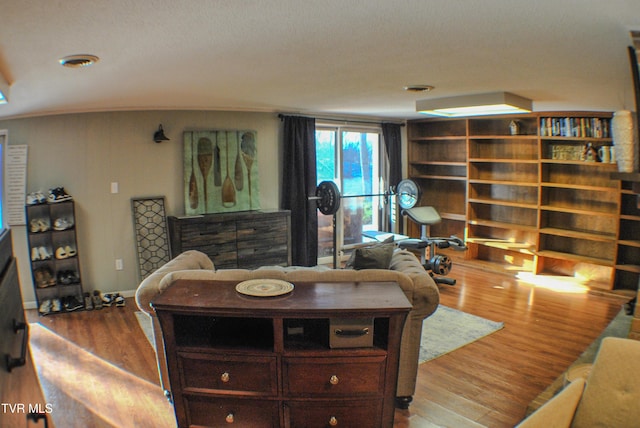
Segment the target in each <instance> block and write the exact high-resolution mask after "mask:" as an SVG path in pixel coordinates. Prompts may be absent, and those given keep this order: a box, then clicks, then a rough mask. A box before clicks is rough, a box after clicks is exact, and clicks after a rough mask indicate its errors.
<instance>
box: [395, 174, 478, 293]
mask: <svg viewBox="0 0 640 428" xmlns="http://www.w3.org/2000/svg"><path fill="white" fill-rule="evenodd" d="M397 190H398V192H402V193H400V197H399V198H398V203H399V205H400V208H401V210H402V211H401V213H402V215H406V216H408V217H409V218H410V219H411V220H413V221H414V222H415V223H417V224H418V225H420V231H421V233H420V238H409V239H404V240H402V241H399V242H398V246H399V247H400V248H406V249H412V250H417V251H419V252H420V261H421V263H422V265H423V266H424V268H425V269H426V270H427V271H429V272H430V274H431V276H432V277H433V280H434V281H435V282H436V283H438V284H446V285H455V284H456V280H455V279H453V278H449V277H446V276H445V275H448V274H449V272H450V271H451V267H452V265H453V262H452V260H451V258H450V257H449V256H447V255H444V254H438V253H437V249H444V248H453V249H455V250H460V251H463V250H466V249H467V246H466V245H465V243H464V241H463V240H462V239H460V238H458V237H457V236H450V237H448V238H444V237H431V236H430V227H431V225H434V224H437V223H440V222H441V221H442V218H441V217H440V214H439V213H438V211H436V209H435V208H433V207H431V206H422V207H416V206H415V205H416V204H417V203H418V201H419V200H420V188H419V187H418V185H417V183H415V182H414V181H413V180H409V179H405V180H402V181H401V182H400V183H398V186H397ZM403 195H404V197H403ZM414 195H415V196H416V197H413V196H414ZM427 248H428V250H429V259H427Z"/></svg>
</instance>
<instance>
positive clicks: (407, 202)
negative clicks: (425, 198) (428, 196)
mask: <svg viewBox="0 0 640 428" xmlns="http://www.w3.org/2000/svg"><path fill="white" fill-rule="evenodd" d="M396 194H397V195H398V203H399V204H400V208H402V209H403V210H408V209H409V208H413V207H414V206H415V205H416V204H417V203H418V201H419V200H420V186H418V184H417V183H416V182H415V181H413V180H410V179H408V178H407V179H404V180H402V181H401V182H400V183H398V185H397V186H396Z"/></svg>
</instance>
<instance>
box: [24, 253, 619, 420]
mask: <svg viewBox="0 0 640 428" xmlns="http://www.w3.org/2000/svg"><path fill="white" fill-rule="evenodd" d="M451 276H452V277H455V278H456V279H457V280H458V284H457V285H456V286H455V287H448V286H443V287H442V288H441V289H440V291H441V304H443V305H445V306H449V307H452V308H457V309H460V310H462V311H464V312H467V313H471V314H474V315H478V316H481V317H484V318H488V319H491V320H494V321H503V322H504V323H505V327H504V329H502V330H500V331H498V332H496V333H494V334H492V335H490V336H488V337H486V338H484V339H481V340H479V341H477V342H474V343H472V344H470V345H467V346H465V347H463V348H461V349H459V350H456V351H454V352H452V353H450V354H448V355H444V356H442V357H439V358H437V359H435V360H432V361H429V362H427V363H424V364H422V365H421V366H420V369H419V374H418V385H417V391H416V394H415V396H414V400H413V403H412V404H411V406H410V407H409V409H408V410H397V411H396V418H395V419H396V420H395V425H394V427H396V428H404V427H411V428H416V427H420V428H422V427H455V428H460V427H480V426H485V427H492V428H493V427H512V426H514V425H515V424H516V423H517V422H518V421H520V420H521V419H522V418H523V416H524V414H525V411H526V408H527V405H528V403H529V402H530V401H531V400H532V399H534V398H535V397H536V396H537V395H538V394H539V393H540V392H542V391H543V390H544V389H545V388H546V387H547V386H548V385H549V384H551V383H552V382H553V381H554V380H555V379H556V378H557V377H558V376H559V375H560V374H562V373H563V372H564V370H566V368H567V367H568V366H569V365H570V364H571V363H572V362H573V361H574V360H575V359H576V358H577V357H578V356H579V355H580V354H581V353H582V352H583V351H584V350H585V349H586V348H587V347H588V346H589V344H590V343H591V342H592V341H593V340H594V339H595V338H597V337H598V335H599V334H600V333H601V332H602V330H603V329H604V328H605V327H606V326H607V325H608V323H609V322H610V321H611V320H612V319H613V317H615V315H617V314H618V312H619V311H620V310H621V309H622V304H623V303H624V302H625V301H626V299H623V298H615V297H612V296H602V295H596V294H592V293H584V292H576V291H575V290H572V289H567V288H566V287H563V289H562V290H561V291H558V290H553V289H550V288H548V287H547V286H548V285H549V284H551V283H552V281H551V279H550V278H547V280H546V281H545V286H533V285H530V284H527V283H524V282H522V281H518V280H516V279H515V278H514V277H512V276H508V275H501V274H496V273H493V272H488V271H483V270H478V269H472V268H469V267H465V266H462V265H460V264H457V265H455V266H454V269H453V271H452V272H451ZM136 309H137V308H136V306H135V303H134V302H133V300H132V299H127V306H126V307H125V308H105V309H103V310H100V311H90V312H77V313H71V314H64V315H51V316H47V317H39V316H38V315H37V313H36V312H35V311H29V313H28V316H29V319H30V321H31V322H36V323H37V322H39V323H40V324H41V325H42V326H43V327H45V328H44V329H43V330H47V331H50V333H55V334H52V335H51V336H55V337H57V339H58V340H55V341H53V340H51V338H49V340H48V341H44V342H43V341H40V343H41V349H45V350H46V348H47V346H50V347H55V349H52V352H53V354H54V355H55V358H57V359H59V360H64V356H65V355H66V351H65V349H80V350H83V351H87V352H86V354H87V355H84V356H82V357H78V358H81V359H79V360H78V359H76V360H74V361H76V364H77V365H76V367H77V368H78V369H79V370H80V369H84V367H82V361H91V362H90V363H89V364H92V365H93V366H95V365H96V364H99V362H102V363H106V365H107V366H112V367H113V368H115V369H117V370H116V371H117V372H118V373H119V374H120V375H119V376H109V375H106V376H101V377H99V378H98V380H97V381H96V380H95V379H93V382H94V383H91V382H90V381H89V380H87V379H85V378H83V376H78V375H76V374H73V373H65V376H63V377H71V378H73V379H74V385H75V386H74V388H75V389H78V390H81V389H82V388H86V395H87V396H90V395H91V394H93V393H94V391H93V390H95V389H96V383H95V382H100V383H101V384H103V385H101V387H102V388H103V389H105V390H107V391H112V394H111V400H112V401H111V402H109V400H107V403H102V404H104V405H98V404H96V403H95V402H94V404H91V405H90V406H93V407H90V408H88V409H86V410H79V407H81V406H79V405H78V403H77V401H78V400H71V399H69V398H68V397H62V398H60V397H59V398H60V400H61V402H62V404H59V405H58V407H56V408H55V410H54V415H53V416H54V421H55V423H56V426H68V427H75V426H78V427H80V426H81V427H91V426H99V427H103V426H117V427H126V426H132V427H134V426H135V427H140V426H154V427H155V426H158V427H162V426H172V425H173V416H172V414H171V409H170V407H169V406H168V405H167V403H166V400H165V399H164V397H163V396H162V393H161V391H160V387H159V386H158V380H157V372H156V367H155V357H154V353H153V350H152V348H151V346H150V345H149V343H148V342H147V340H146V339H145V337H144V335H143V333H142V331H141V330H140V328H139V327H138V323H137V320H136V318H135V314H134V311H135V310H136ZM45 336H46V337H49V334H47V335H45ZM65 339H66V341H65ZM42 343H44V345H42ZM47 343H48V344H47ZM61 343H64V345H61ZM76 345H77V346H76ZM32 347H33V344H32ZM65 347H66V348H65ZM34 358H35V357H34ZM74 358H75V357H74ZM82 358H84V359H85V360H82ZM78 361H79V362H80V363H78ZM36 364H37V361H36ZM93 366H92V367H93ZM123 373H127V374H128V375H130V376H131V377H130V378H127V376H125V375H123ZM85 381H87V383H86V384H85ZM52 383H55V382H43V389H45V395H46V396H47V395H50V394H54V393H55V391H51V390H48V389H54V388H55V385H52ZM122 383H125V384H126V385H123V384H122ZM104 384H106V385H104ZM134 384H135V385H136V386H139V387H133V386H132V385H134ZM138 384H140V385H138ZM90 393H91V394H90ZM65 398H66V399H67V400H68V402H69V403H68V404H64V400H65ZM96 400H97V403H101V401H100V400H102V401H104V398H102V399H100V398H99V397H98V398H96ZM127 403H128V407H129V409H127ZM119 406H120V407H119ZM121 408H122V409H124V410H122V411H123V412H127V411H130V412H132V413H130V414H131V415H135V417H134V416H130V417H129V419H127V415H128V414H129V413H124V416H122V417H120V418H118V419H117V420H115V419H114V418H113V415H112V414H111V415H110V414H104V413H116V412H119V409H121ZM65 418H66V419H65Z"/></svg>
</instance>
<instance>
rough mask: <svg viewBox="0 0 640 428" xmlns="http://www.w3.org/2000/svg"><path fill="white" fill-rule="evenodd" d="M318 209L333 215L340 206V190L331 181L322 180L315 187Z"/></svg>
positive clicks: (325, 213)
mask: <svg viewBox="0 0 640 428" xmlns="http://www.w3.org/2000/svg"><path fill="white" fill-rule="evenodd" d="M316 196H317V197H318V198H319V199H318V210H319V211H320V212H321V213H322V214H324V215H333V214H335V213H336V212H338V209H339V208H340V190H339V189H338V186H337V185H336V183H334V182H333V181H323V182H322V183H320V184H318V187H316Z"/></svg>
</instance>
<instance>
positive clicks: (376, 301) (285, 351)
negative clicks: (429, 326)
mask: <svg viewBox="0 0 640 428" xmlns="http://www.w3.org/2000/svg"><path fill="white" fill-rule="evenodd" d="M235 287H236V282H232V281H215V282H212V281H196V280H179V281H176V282H175V283H174V284H173V285H172V286H171V287H169V288H168V289H167V290H166V291H165V292H164V293H163V294H161V295H160V296H158V297H157V298H156V299H155V300H154V301H153V302H152V306H153V307H154V308H155V310H156V312H157V314H158V319H159V321H160V325H161V326H162V333H163V336H164V341H165V346H166V355H167V363H168V367H169V378H170V382H171V391H172V397H173V402H174V407H175V413H176V419H177V421H178V426H180V427H191V426H211V427H220V426H227V424H231V423H232V426H237V427H270V428H273V427H290V428H294V427H295V428H300V427H309V428H315V427H331V426H338V427H367V428H375V427H380V428H381V427H386V428H390V427H392V426H393V418H394V401H395V391H396V382H397V373H398V361H399V353H400V338H401V336H402V327H403V325H404V321H405V318H406V316H407V314H408V312H409V310H410V308H411V305H410V303H409V302H408V301H407V299H406V297H405V295H404V293H403V292H402V290H401V289H400V287H399V286H398V285H397V284H396V283H393V282H392V283H389V282H386V283H383V282H361V283H297V284H295V288H294V290H293V291H291V292H290V293H288V294H286V295H283V296H278V297H252V296H246V295H244V294H240V293H238V292H237V291H236V288H235ZM338 324H339V325H338ZM332 336H333V337H332ZM367 336H368V337H367ZM336 339H338V343H337V342H336ZM362 339H364V341H362ZM351 340H353V341H354V342H355V343H354V344H353V345H351V344H350V341H351ZM367 341H369V342H368V344H367ZM345 342H346V344H345Z"/></svg>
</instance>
